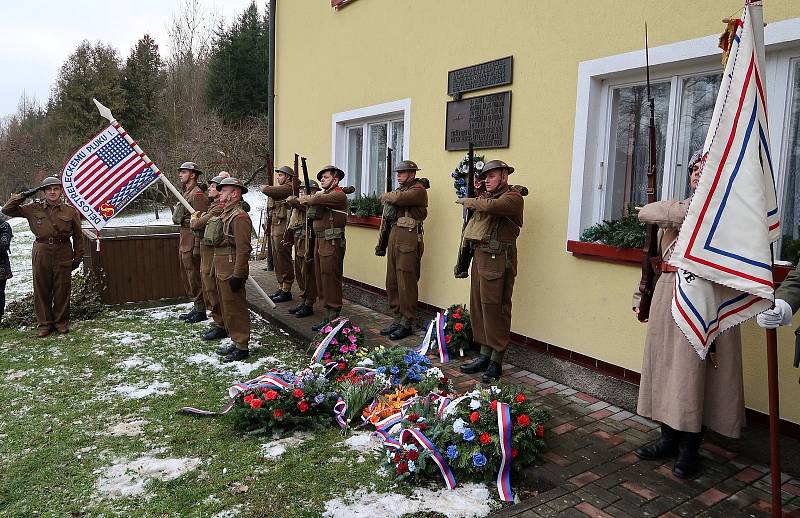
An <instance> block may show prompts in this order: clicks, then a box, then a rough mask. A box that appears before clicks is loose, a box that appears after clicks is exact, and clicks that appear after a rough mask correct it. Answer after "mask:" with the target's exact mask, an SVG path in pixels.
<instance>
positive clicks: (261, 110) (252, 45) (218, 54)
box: [206, 2, 269, 122]
mask: <svg viewBox="0 0 800 518" xmlns="http://www.w3.org/2000/svg"><path fill="white" fill-rule="evenodd" d="M267 16H269V13H267V14H266V16H264V17H259V15H258V9H257V8H256V4H255V2H253V3H251V4H250V6H249V7H248V8H247V9H246V10H245V11H244V12H243V13H242V14H241V15H240V16H239V18H238V19H237V20H236V21H235V22H234V23H233V25H232V26H231V28H230V29H228V30H224V29H218V31H217V35H216V36H217V37H216V41H215V43H214V49H213V51H212V54H211V59H210V61H209V65H208V82H207V83H206V102H207V103H208V106H209V108H211V109H213V110H216V111H218V113H219V114H220V115H221V116H222V117H223V118H224V119H225V120H226V121H228V122H230V121H239V120H242V119H244V118H247V117H251V116H264V115H266V113H267V59H268V58H267V47H268V45H269V37H268V36H269V25H268V21H267Z"/></svg>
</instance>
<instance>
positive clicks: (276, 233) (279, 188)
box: [261, 182, 295, 291]
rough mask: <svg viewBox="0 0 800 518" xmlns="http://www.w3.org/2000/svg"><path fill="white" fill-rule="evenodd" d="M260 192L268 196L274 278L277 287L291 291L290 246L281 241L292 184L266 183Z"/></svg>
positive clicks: (291, 266) (291, 267)
mask: <svg viewBox="0 0 800 518" xmlns="http://www.w3.org/2000/svg"><path fill="white" fill-rule="evenodd" d="M261 192H263V193H264V194H266V195H267V196H268V200H267V208H268V209H269V211H270V214H271V215H272V227H271V228H270V229H269V235H270V240H271V241H272V262H273V264H274V266H275V280H276V281H277V283H278V289H281V290H283V291H291V290H292V283H293V282H294V279H295V273H294V265H293V264H292V247H291V245H289V246H286V244H284V243H283V236H284V233H285V232H286V227H287V225H288V224H289V204H288V203H287V202H286V198H288V197H289V196H291V195H292V184H291V182H286V183H285V184H283V185H266V186H264V187H263V188H262V189H261Z"/></svg>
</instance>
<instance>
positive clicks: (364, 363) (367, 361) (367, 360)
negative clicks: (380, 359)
mask: <svg viewBox="0 0 800 518" xmlns="http://www.w3.org/2000/svg"><path fill="white" fill-rule="evenodd" d="M374 364H375V363H374V362H373V361H372V358H364V359H363V360H361V361H360V362H358V365H359V366H361V367H369V366H370V365H374Z"/></svg>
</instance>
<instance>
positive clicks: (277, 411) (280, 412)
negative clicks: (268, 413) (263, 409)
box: [272, 408, 283, 419]
mask: <svg viewBox="0 0 800 518" xmlns="http://www.w3.org/2000/svg"><path fill="white" fill-rule="evenodd" d="M272 415H273V416H275V419H280V418H282V417H283V410H281V409H280V408H276V409H275V411H274V412H272Z"/></svg>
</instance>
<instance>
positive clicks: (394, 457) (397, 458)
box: [392, 453, 403, 464]
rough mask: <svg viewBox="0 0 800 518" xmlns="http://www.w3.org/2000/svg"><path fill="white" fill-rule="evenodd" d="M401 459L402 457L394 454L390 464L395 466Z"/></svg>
mask: <svg viewBox="0 0 800 518" xmlns="http://www.w3.org/2000/svg"><path fill="white" fill-rule="evenodd" d="M402 458H403V457H402V456H401V455H400V454H399V453H395V454H394V455H392V462H394V463H395V464H397V463H398V462H400V460H402Z"/></svg>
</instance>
